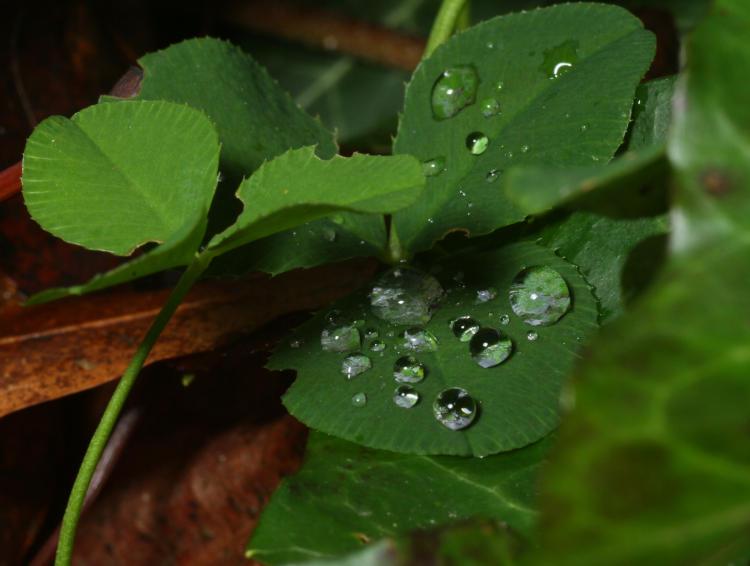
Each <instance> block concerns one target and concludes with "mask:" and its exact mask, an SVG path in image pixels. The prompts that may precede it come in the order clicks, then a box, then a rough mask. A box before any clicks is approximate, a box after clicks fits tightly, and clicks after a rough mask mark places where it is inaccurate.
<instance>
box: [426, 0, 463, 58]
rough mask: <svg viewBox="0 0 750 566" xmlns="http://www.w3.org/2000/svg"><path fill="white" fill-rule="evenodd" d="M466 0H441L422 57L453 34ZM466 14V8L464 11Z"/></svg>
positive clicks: (428, 54) (429, 53)
mask: <svg viewBox="0 0 750 566" xmlns="http://www.w3.org/2000/svg"><path fill="white" fill-rule="evenodd" d="M466 2H467V0H443V3H442V4H441V5H440V9H439V10H438V13H437V16H435V21H434V22H433V24H432V30H430V37H429V38H427V45H426V46H425V48H424V55H423V56H422V57H423V58H425V57H429V56H430V55H431V54H432V52H433V51H435V48H436V47H437V46H438V45H440V44H441V43H443V42H444V41H445V40H446V39H448V38H449V37H450V36H451V35H453V31H454V30H455V29H456V25H457V23H458V22H459V17H460V16H461V12H462V11H463V8H464V5H465V4H466ZM466 14H467V15H468V10H467V11H466Z"/></svg>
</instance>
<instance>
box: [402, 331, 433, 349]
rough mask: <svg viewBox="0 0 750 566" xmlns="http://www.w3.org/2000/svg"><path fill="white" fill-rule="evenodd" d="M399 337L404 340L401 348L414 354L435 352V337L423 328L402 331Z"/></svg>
mask: <svg viewBox="0 0 750 566" xmlns="http://www.w3.org/2000/svg"><path fill="white" fill-rule="evenodd" d="M401 337H402V338H403V339H404V342H403V344H402V347H403V348H405V349H407V350H413V351H414V352H437V350H438V339H437V337H436V336H435V335H434V334H433V333H432V332H430V331H429V330H425V329H424V328H409V329H408V330H404V332H403V334H402V335H401Z"/></svg>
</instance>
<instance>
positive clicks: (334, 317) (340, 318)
mask: <svg viewBox="0 0 750 566" xmlns="http://www.w3.org/2000/svg"><path fill="white" fill-rule="evenodd" d="M325 320H326V324H327V325H329V326H331V325H342V324H344V323H345V322H346V321H345V320H344V315H343V314H341V311H340V310H336V309H333V310H332V311H328V312H327V313H326V317H325Z"/></svg>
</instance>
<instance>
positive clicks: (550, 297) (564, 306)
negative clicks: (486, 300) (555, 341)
mask: <svg viewBox="0 0 750 566" xmlns="http://www.w3.org/2000/svg"><path fill="white" fill-rule="evenodd" d="M509 296H510V306H511V307H512V308H513V312H514V313H516V314H517V315H518V316H519V317H520V318H521V320H523V321H524V322H525V323H526V324H529V325H531V326H548V325H550V324H554V323H556V322H557V321H558V320H560V318H562V316H563V315H564V314H565V313H566V312H568V309H569V308H570V289H569V288H568V284H567V283H566V282H565V279H563V277H562V275H560V274H559V273H558V272H557V271H555V270H554V269H552V268H551V267H548V266H533V267H529V268H527V269H524V270H523V271H521V273H519V274H518V275H517V276H516V278H515V279H514V280H513V283H512V284H511V286H510V292H509Z"/></svg>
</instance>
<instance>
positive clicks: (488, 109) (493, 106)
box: [479, 98, 500, 118]
mask: <svg viewBox="0 0 750 566" xmlns="http://www.w3.org/2000/svg"><path fill="white" fill-rule="evenodd" d="M479 109H480V111H481V112H482V116H484V117H485V118H491V117H492V116H497V115H498V114H500V103H499V102H498V101H497V100H495V99H494V98H485V99H484V100H482V101H481V102H480V103H479Z"/></svg>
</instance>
